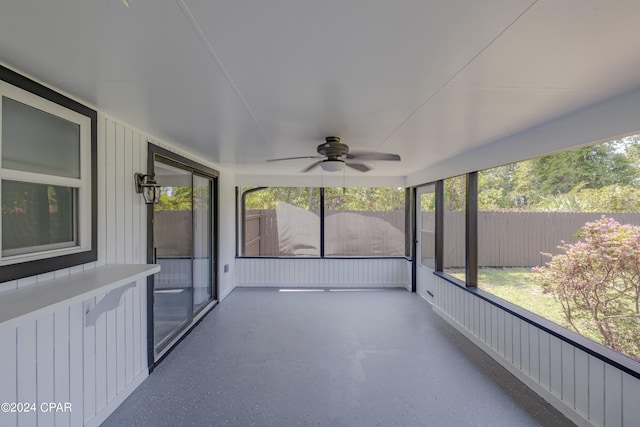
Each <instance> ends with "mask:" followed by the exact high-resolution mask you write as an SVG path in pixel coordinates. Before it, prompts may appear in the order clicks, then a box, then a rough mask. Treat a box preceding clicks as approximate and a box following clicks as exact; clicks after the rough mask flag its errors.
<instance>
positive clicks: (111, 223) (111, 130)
mask: <svg viewBox="0 0 640 427" xmlns="http://www.w3.org/2000/svg"><path fill="white" fill-rule="evenodd" d="M105 127H106V132H105V134H106V136H105V157H104V160H103V161H104V162H105V170H106V174H105V192H104V195H103V196H102V197H104V199H105V209H104V215H105V217H106V229H105V233H106V234H105V235H104V236H103V238H104V239H105V240H106V254H105V261H106V263H107V264H115V262H116V253H117V252H118V250H117V249H118V248H117V246H116V245H117V242H118V241H117V235H116V224H117V222H116V221H117V219H116V213H117V210H116V191H117V190H116V180H115V176H114V168H115V165H116V163H117V159H116V125H115V123H113V122H110V121H108V122H107V123H106V125H105Z"/></svg>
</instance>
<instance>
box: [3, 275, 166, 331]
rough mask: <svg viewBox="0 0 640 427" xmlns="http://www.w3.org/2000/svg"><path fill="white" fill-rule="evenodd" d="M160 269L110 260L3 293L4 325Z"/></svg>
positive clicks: (68, 303) (84, 297)
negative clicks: (101, 264) (90, 267)
mask: <svg viewBox="0 0 640 427" xmlns="http://www.w3.org/2000/svg"><path fill="white" fill-rule="evenodd" d="M159 271H160V266H159V265H157V264H110V265H103V266H100V267H96V268H93V269H91V270H86V271H83V272H80V273H74V274H71V275H69V276H64V277H59V278H56V279H51V280H46V281H43V282H39V283H36V284H33V285H29V286H25V287H24V288H18V289H14V290H11V291H6V292H2V293H0V327H2V328H5V327H8V326H15V325H17V324H18V323H22V322H24V321H27V320H29V319H33V318H37V317H39V316H42V315H45V314H49V313H53V312H55V311H57V310H58V309H60V308H62V307H68V306H70V305H73V304H76V303H78V302H82V301H84V300H86V299H88V298H91V297H93V296H95V295H98V294H101V293H104V292H109V291H111V290H112V289H116V288H118V287H120V286H122V285H126V284H128V283H131V282H135V281H136V280H138V279H142V278H145V277H147V276H150V275H152V274H155V273H157V272H159Z"/></svg>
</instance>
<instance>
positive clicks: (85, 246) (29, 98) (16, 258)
mask: <svg viewBox="0 0 640 427" xmlns="http://www.w3.org/2000/svg"><path fill="white" fill-rule="evenodd" d="M2 97H6V98H10V99H12V100H15V101H17V102H20V103H22V104H25V105H28V106H31V107H33V108H36V109H38V110H42V111H44V112H47V113H49V114H52V115H54V116H57V117H60V118H63V119H65V120H68V121H70V122H72V123H76V124H78V125H79V126H80V153H79V154H80V178H67V177H61V176H55V175H48V174H39V173H33V172H25V171H17V170H11V169H3V168H2V163H1V159H2V132H0V194H1V191H2V187H1V185H2V184H1V183H2V180H11V181H20V182H28V183H34V184H47V185H56V186H63V187H71V188H74V189H76V191H77V193H76V194H77V198H78V200H77V204H76V206H77V218H76V219H74V229H75V230H76V231H77V238H76V242H77V244H76V245H74V246H71V247H64V248H59V249H47V250H40V251H38V250H36V251H34V252H29V253H25V254H19V255H10V256H2V251H1V248H0V266H4V265H11V264H17V263H22V262H28V261H36V260H41V259H47V258H53V257H59V256H63V255H70V254H75V253H80V252H85V251H89V250H91V248H92V247H91V244H92V242H91V237H92V224H91V220H92V212H91V196H92V195H91V119H90V118H89V117H87V116H85V115H83V114H80V113H77V112H75V111H73V110H70V109H68V108H66V107H64V106H62V105H59V104H57V103H55V102H52V101H49V100H47V99H45V98H42V97H40V96H38V95H36V94H33V93H31V92H28V91H26V90H23V89H20V88H18V87H16V86H13V85H11V84H9V83H7V82H5V81H0V100H1V99H2ZM0 129H2V102H0ZM1 225H2V215H1V214H0V246H1V245H2V234H1V233H2V226H1ZM76 227H77V228H76Z"/></svg>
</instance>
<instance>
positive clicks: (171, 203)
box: [154, 187, 192, 212]
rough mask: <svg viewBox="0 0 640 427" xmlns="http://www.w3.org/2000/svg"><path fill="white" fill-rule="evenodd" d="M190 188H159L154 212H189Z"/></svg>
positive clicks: (190, 201)
mask: <svg viewBox="0 0 640 427" xmlns="http://www.w3.org/2000/svg"><path fill="white" fill-rule="evenodd" d="M191 195H192V193H191V187H161V188H160V201H159V202H158V204H157V205H154V208H155V211H156V212H158V211H188V210H191V203H192V198H191Z"/></svg>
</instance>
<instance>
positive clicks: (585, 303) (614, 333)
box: [533, 216, 640, 360]
mask: <svg viewBox="0 0 640 427" xmlns="http://www.w3.org/2000/svg"><path fill="white" fill-rule="evenodd" d="M576 237H577V238H578V239H580V240H578V242H576V243H573V244H567V243H564V242H562V245H561V246H559V247H558V248H559V249H561V250H562V252H563V253H560V254H558V255H556V256H553V257H552V258H551V261H549V262H547V263H546V265H545V266H542V267H535V268H534V269H533V270H534V271H535V272H537V273H539V274H538V275H537V276H536V279H537V280H538V281H539V283H540V284H541V285H542V287H543V289H544V291H545V292H549V293H551V294H553V296H554V297H555V298H556V299H557V300H558V301H559V302H560V304H561V306H562V310H563V313H564V316H565V318H566V319H567V322H568V323H569V325H571V328H572V329H573V330H575V331H576V332H578V333H580V334H582V335H586V336H590V337H596V338H597V339H598V340H599V341H600V342H601V343H603V344H605V345H607V346H608V347H610V348H612V349H614V350H616V351H619V352H621V353H624V354H627V355H629V356H631V357H633V358H635V359H638V360H640V227H638V226H633V225H630V224H626V225H621V224H620V223H618V222H617V221H615V220H614V219H613V218H607V217H605V216H602V218H601V219H599V220H598V221H594V222H587V223H586V224H585V225H584V227H582V228H581V229H580V231H579V232H578V233H577V235H576ZM546 255H548V256H551V255H550V254H546Z"/></svg>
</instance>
